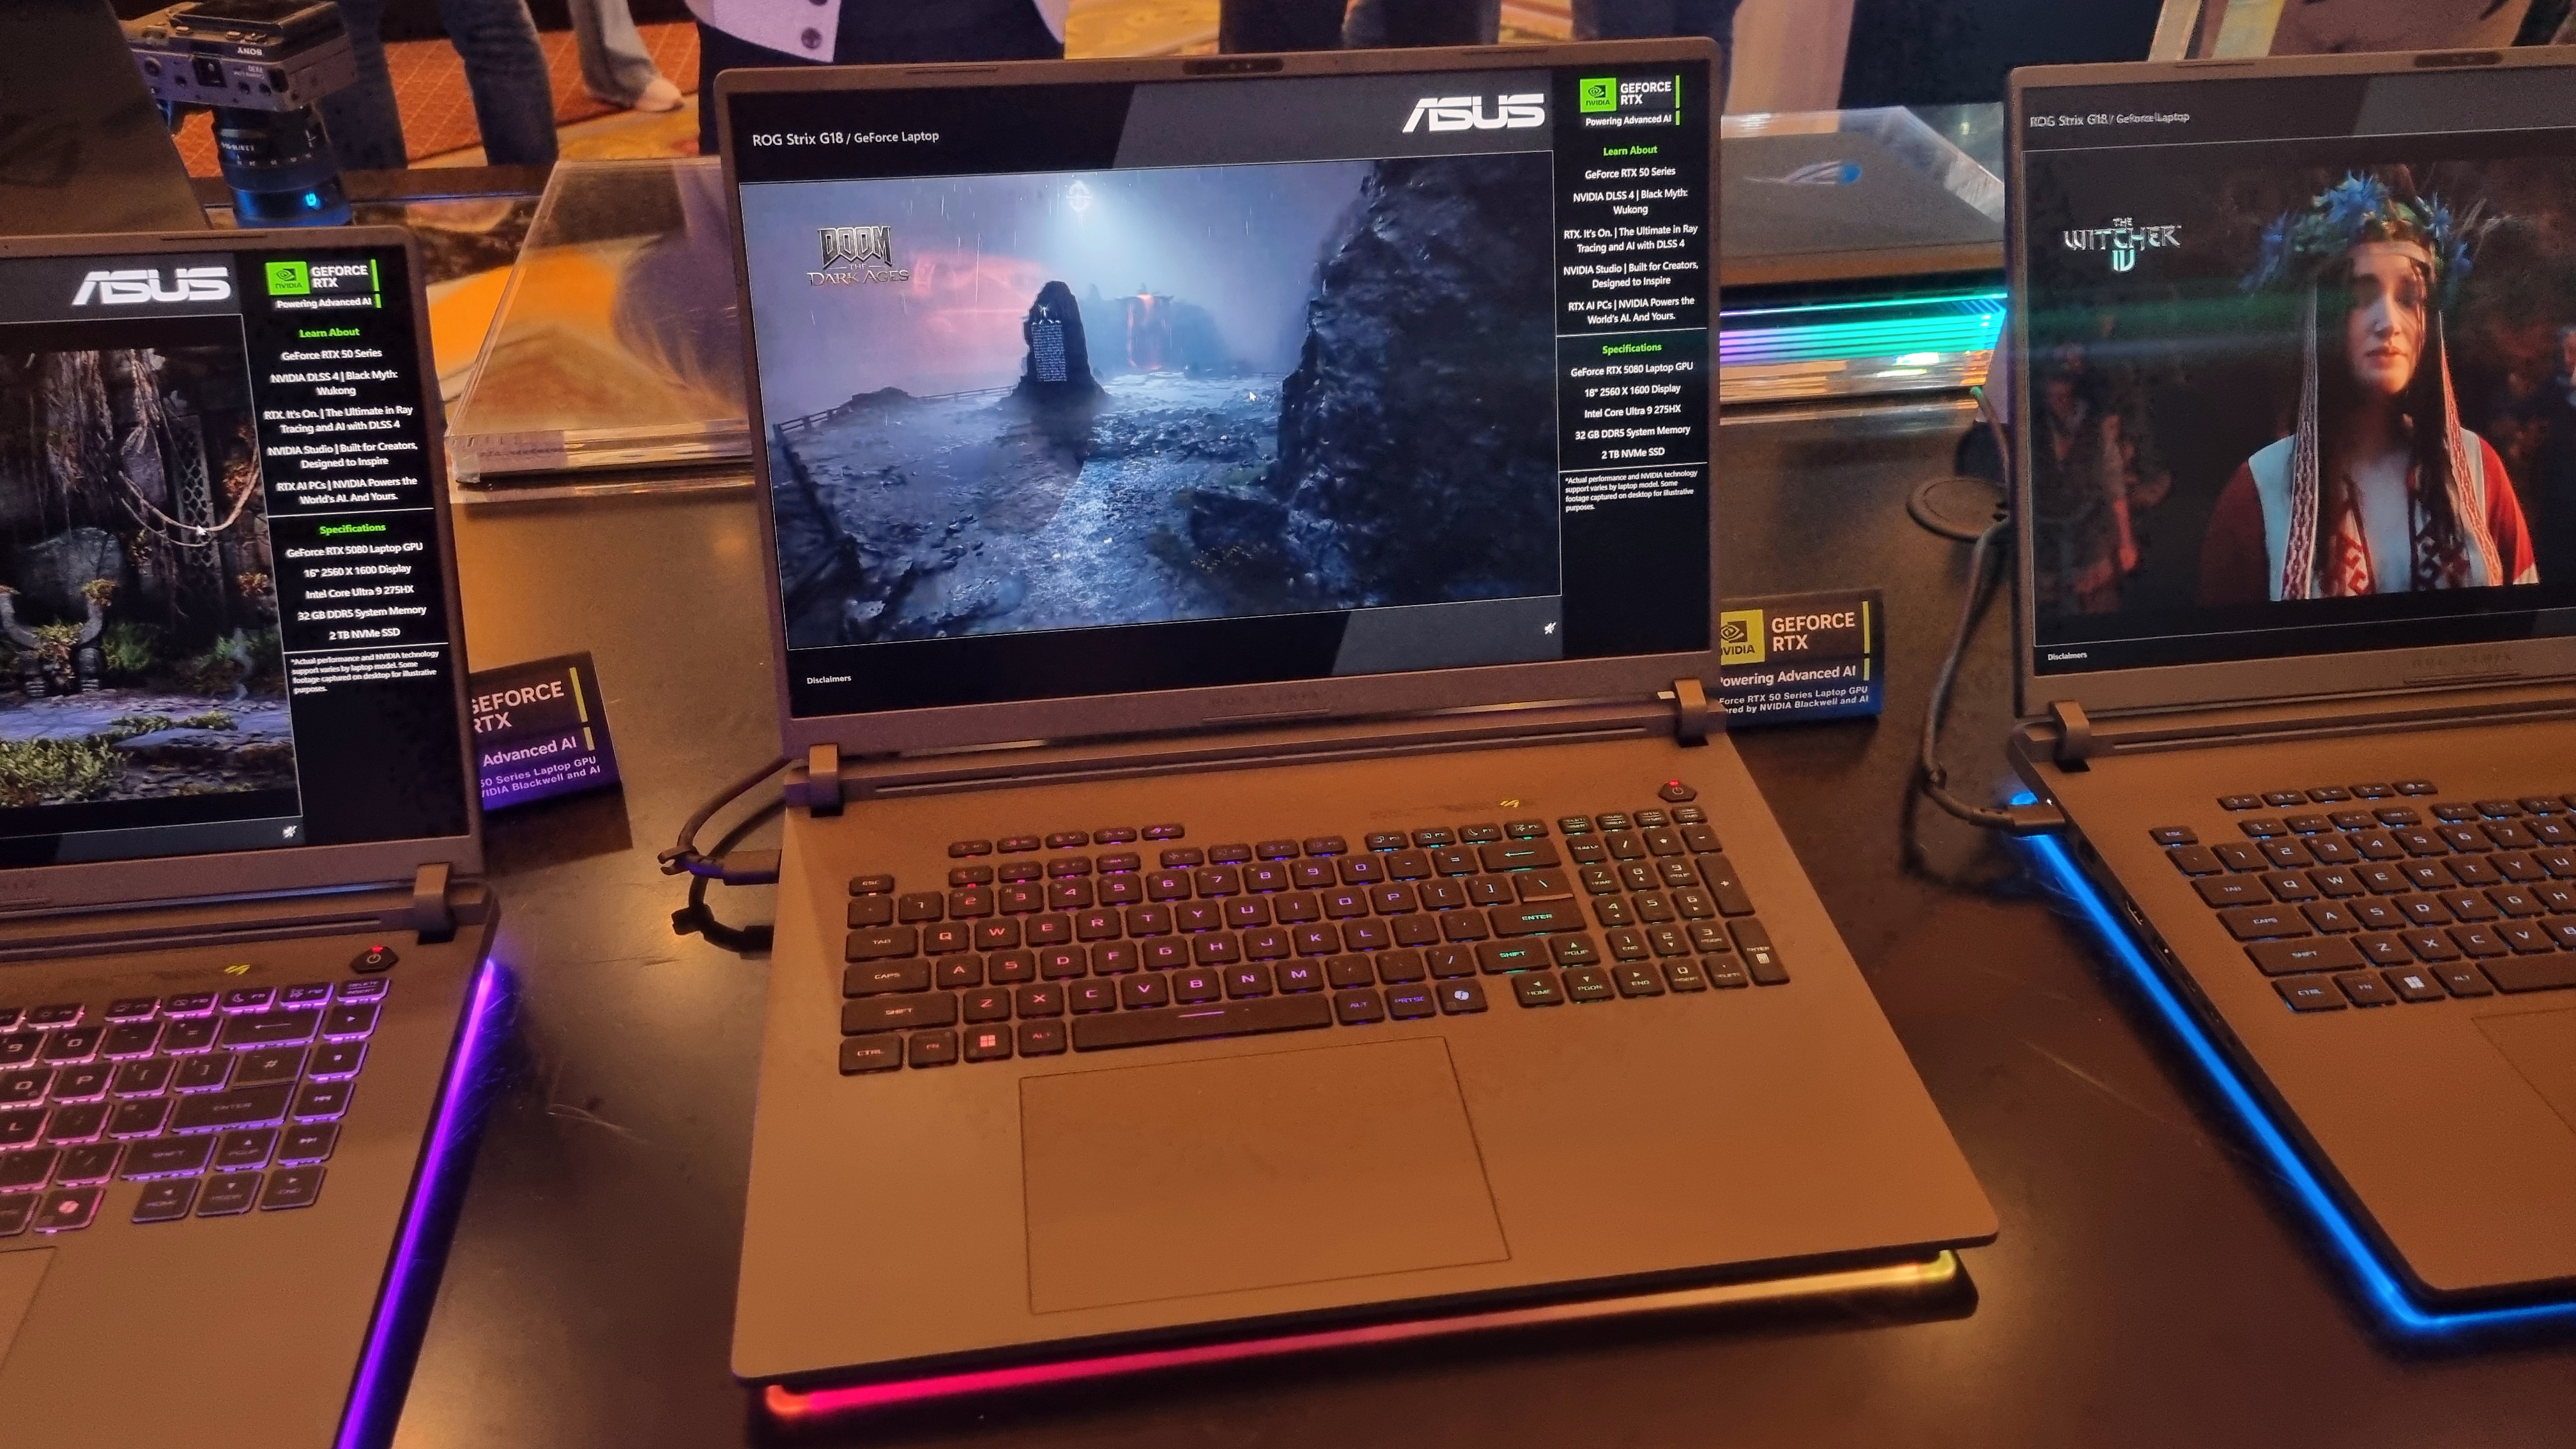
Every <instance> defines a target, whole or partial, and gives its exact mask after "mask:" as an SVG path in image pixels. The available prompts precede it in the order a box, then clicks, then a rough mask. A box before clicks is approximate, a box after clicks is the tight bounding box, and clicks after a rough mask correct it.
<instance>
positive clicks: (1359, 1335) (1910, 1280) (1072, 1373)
mask: <svg viewBox="0 0 2576 1449" xmlns="http://www.w3.org/2000/svg"><path fill="white" fill-rule="evenodd" d="M1974 1293H1975V1289H1974V1286H1973V1284H1972V1283H1971V1281H1970V1280H1969V1278H1968V1275H1967V1269H1966V1267H1965V1266H1964V1265H1963V1264H1962V1263H1961V1262H1960V1261H1959V1257H1958V1254H1957V1253H1956V1252H1955V1251H1953V1250H1952V1249H1950V1248H1947V1247H1944V1248H1940V1249H1937V1250H1935V1251H1931V1252H1929V1253H1928V1254H1923V1255H1919V1256H1906V1257H1903V1258H1899V1259H1895V1260H1892V1261H1878V1262H1867V1263H1857V1264H1844V1265H1838V1266H1809V1267H1806V1268H1802V1269H1800V1270H1797V1271H1793V1272H1789V1273H1787V1274H1784V1275H1780V1276H1763V1277H1753V1278H1730V1279H1727V1280H1725V1281H1722V1282H1715V1283H1704V1284H1699V1285H1696V1286H1690V1287H1679V1288H1652V1289H1627V1290H1612V1291H1610V1292H1607V1293H1602V1294H1597V1295H1588V1296H1578V1297H1572V1298H1562V1299H1553V1300H1550V1301H1546V1302H1538V1303H1519V1304H1510V1305H1503V1306H1485V1307H1465V1308H1453V1309H1450V1310H1446V1311H1441V1310H1434V1311H1422V1305H1415V1307H1414V1311H1410V1312H1406V1311H1402V1310H1399V1311H1398V1312H1397V1313H1396V1314H1394V1315H1393V1316H1390V1317H1386V1318H1383V1319H1378V1320H1373V1321H1366V1322H1359V1323H1342V1324H1338V1325H1331V1326H1306V1327H1296V1326H1290V1325H1286V1324H1280V1323H1270V1324H1263V1323H1258V1322H1253V1323H1243V1324H1238V1325H1235V1327H1236V1328H1237V1329H1238V1330H1240V1331H1239V1332H1234V1333H1228V1334H1223V1335H1221V1336H1217V1337H1214V1338H1204V1339H1200V1340H1198V1341H1195V1342H1188V1343H1178V1344H1171V1343H1167V1344H1161V1345H1156V1346H1150V1347H1118V1346H1114V1345H1109V1344H1102V1343H1093V1344H1089V1345H1084V1344H1077V1343H1064V1344H1056V1345H1053V1347H1054V1348H1055V1349H1057V1350H1060V1352H1058V1353H1054V1354H1050V1355H1048V1356H1046V1357H1043V1358H1040V1359H1036V1360H1030V1361H1022V1362H1017V1363H1009V1364H1001V1365H987V1366H980V1367H945V1368H931V1369H925V1370H923V1371H919V1372H915V1373H911V1374H907V1375H902V1376H897V1377H892V1378H881V1379H869V1380H866V1381H863V1382H852V1381H847V1380H840V1381H835V1380H830V1379H820V1380H810V1379H800V1380H797V1381H795V1382H792V1383H769V1384H764V1385H760V1386H759V1387H760V1388H761V1404H762V1407H763V1409H764V1410H765V1411H766V1412H767V1413H768V1414H769V1416H770V1417H771V1418H772V1419H774V1420H777V1421H778V1422H780V1423H782V1424H797V1423H806V1422H813V1421H817V1420H823V1419H830V1418H836V1417H839V1416H842V1415H847V1414H855V1413H862V1412H867V1411H871V1410H885V1409H893V1408H897V1407H900V1406H906V1405H913V1404H923V1403H933V1402H937V1401H940V1400H945V1399H953V1398H961V1397H967V1396H972V1395H981V1394H991V1393H1005V1392H1011V1391H1016V1390H1023V1389H1034V1388H1042V1387H1047V1386H1052V1385H1060V1384H1072V1383H1082V1382H1086V1381H1091V1380H1097V1379H1108V1378H1120V1377H1126V1376H1129V1375H1134V1374H1143V1373H1153V1372H1159V1371H1162V1370H1167V1369H1180V1368H1191V1367H1198V1366H1203V1365H1213V1364H1229V1363H1242V1362H1249V1361H1254V1360H1263V1359H1274V1358H1285V1357H1291V1356H1296V1355H1303V1354H1313V1353H1322V1352H1328V1351H1331V1350H1335V1349H1352V1348H1373V1347H1382V1346H1385V1345H1388V1344H1395V1343H1412V1342H1417V1341H1421V1340H1426V1339H1435V1338H1446V1337H1456V1336H1461V1335H1467V1334H1483V1333H1496V1332H1505V1331H1513V1330H1540V1329H1548V1328H1562V1327H1566V1326H1569V1325H1577V1324H1586V1323H1593V1322H1600V1321H1605V1320H1611V1319H1631V1320H1633V1319H1643V1318H1655V1317H1661V1316H1665V1315H1674V1314H1682V1313H1693V1312H1709V1311H1720V1310H1756V1309H1763V1308H1788V1307H1793V1306H1804V1305H1824V1304H1844V1303H1856V1302H1862V1301H1866V1302H1868V1303H1870V1304H1871V1305H1872V1307H1873V1309H1874V1310H1875V1311H1877V1312H1880V1313H1886V1312H1889V1311H1890V1310H1892V1309H1900V1310H1901V1309H1903V1308H1905V1307H1907V1306H1911V1307H1913V1308H1914V1309H1915V1310H1917V1311H1918V1312H1920V1313H1922V1314H1924V1315H1925V1316H1932V1315H1937V1314H1938V1313H1940V1312H1941V1310H1942V1309H1943V1308H1944V1307H1945V1306H1951V1305H1956V1306H1957V1307H1959V1308H1960V1309H1962V1310H1964V1308H1965V1307H1967V1306H1968V1305H1969V1304H1971V1303H1972V1301H1973V1297H1974Z"/></svg>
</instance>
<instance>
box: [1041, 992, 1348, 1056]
mask: <svg viewBox="0 0 2576 1449" xmlns="http://www.w3.org/2000/svg"><path fill="white" fill-rule="evenodd" d="M1332 1024H1333V1006H1332V1003H1331V1002H1329V1001H1327V1000H1325V999H1324V998H1323V997H1321V996H1278V997H1272V998H1271V999H1269V1000H1267V1001H1227V1002H1214V1001H1212V1002H1209V1003H1208V1004H1207V1005H1205V1006H1169V1007H1163V1008H1161V1009H1159V1010H1153V1011H1122V1012H1119V1013H1117V1014H1116V1015H1114V1016H1078V1017H1075V1018H1074V1021H1073V1049H1074V1050H1075V1051H1082V1052H1096V1051H1099V1050H1101V1049H1103V1048H1105V1047H1131V1046H1152V1045H1153V1044H1154V1043H1156V1042H1165V1041H1196V1040H1198V1039H1199V1038H1201V1037H1209V1036H1252V1035H1254V1034H1256V1033H1259V1032H1265V1031H1304V1030H1305V1029H1306V1028H1308V1027H1310V1026H1331V1025H1332Z"/></svg>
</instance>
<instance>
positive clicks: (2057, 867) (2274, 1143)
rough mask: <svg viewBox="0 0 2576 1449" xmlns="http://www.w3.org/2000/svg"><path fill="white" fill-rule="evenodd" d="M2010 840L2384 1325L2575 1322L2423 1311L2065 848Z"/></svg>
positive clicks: (2427, 1332)
mask: <svg viewBox="0 0 2576 1449" xmlns="http://www.w3.org/2000/svg"><path fill="white" fill-rule="evenodd" d="M2037 798H2038V797H2036V796H2034V795H2031V794H2028V793H2026V792H2025V793H2023V794H2021V795H2017V796H2015V797H2014V798H2013V803H2014V804H2016V805H2027V804H2030V803H2031V802H2032V801H2034V800H2035V799H2037ZM2012 843H2013V845H2014V847H2015V848H2016V849H2017V850H2019V851H2020V852H2021V854H2022V855H2023V856H2024V858H2025V859H2027V860H2028V861H2029V863H2030V864H2031V865H2032V866H2033V867H2034V868H2035V869H2036V870H2037V871H2038V872H2039V875H2040V877H2041V879H2042V880H2043V881H2045V882H2046V883H2047V884H2048V885H2049V886H2051V887H2053V888H2054V889H2055V890H2056V891H2057V892H2058V893H2059V894H2060V896H2061V897H2062V898H2063V899H2064V900H2065V901H2066V902H2067V904H2069V905H2070V906H2072V907H2073V908H2074V910H2075V914H2076V915H2078V916H2079V917H2081V918H2082V919H2083V922H2084V924H2086V925H2087V926H2090V927H2091V928H2092V930H2093V935H2094V937H2095V938H2096V939H2097V940H2099V941H2100V942H2101V944H2102V949H2103V950H2104V951H2105V952H2107V953H2108V954H2109V956H2110V957H2111V959H2112V960H2113V961H2114V962H2116V963H2118V964H2119V965H2120V966H2121V967H2122V968H2124V969H2125V970H2126V971H2127V973H2128V974H2129V976H2130V977H2131V978H2132V979H2133V980H2134V981H2135V982H2136V984H2137V987H2138V991H2139V994H2140V995H2142V996H2144V997H2145V998H2146V999H2147V1003H2148V1005H2150V1006H2152V1007H2154V1008H2155V1011H2156V1015H2157V1016H2159V1017H2161V1018H2162V1019H2163V1020H2164V1023H2165V1025H2166V1026H2167V1027H2169V1028H2170V1029H2171V1030H2172V1031H2173V1034H2174V1036H2175V1037H2176V1038H2177V1039H2178V1040H2180V1041H2181V1042H2182V1044H2183V1046H2184V1047H2185V1048H2186V1049H2187V1050H2188V1051H2189V1052H2190V1053H2191V1056H2192V1059H2193V1060H2194V1061H2195V1062H2197V1063H2198V1064H2199V1066H2200V1069H2201V1071H2202V1072H2203V1073H2204V1074H2205V1075H2206V1076H2207V1077H2208V1078H2209V1081H2210V1084H2211V1085H2212V1086H2214V1087H2216V1088H2217V1090H2218V1097H2219V1100H2221V1101H2223V1102H2225V1103H2226V1104H2227V1107H2228V1110H2229V1111H2230V1112H2231V1113H2233V1114H2234V1116H2235V1117H2236V1119H2237V1120H2238V1122H2239V1123H2241V1124H2242V1125H2243V1126H2244V1128H2245V1132H2246V1135H2247V1136H2249V1137H2251V1138H2253V1140H2254V1145H2255V1146H2256V1147H2258V1148H2260V1149H2261V1150H2262V1153H2263V1156H2264V1158H2265V1160H2266V1161H2268V1162H2269V1163H2270V1164H2271V1166H2272V1170H2273V1171H2275V1172H2277V1173H2279V1174H2280V1176H2281V1178H2282V1180H2283V1181H2285V1182H2287V1183H2288V1184H2289V1185H2290V1190H2291V1194H2292V1195H2293V1196H2294V1197H2295V1198H2296V1199H2297V1201H2298V1205H2299V1207H2300V1208H2301V1209H2302V1210H2303V1211H2305V1212H2306V1213H2307V1215H2308V1216H2309V1217H2311V1218H2313V1219H2315V1220H2316V1224H2317V1226H2318V1227H2319V1228H2322V1229H2323V1230H2324V1231H2325V1238H2326V1243H2327V1245H2328V1246H2329V1247H2331V1248H2332V1249H2333V1250H2334V1255H2335V1256H2336V1257H2338V1258H2341V1259H2342V1260H2343V1262H2344V1266H2345V1267H2347V1268H2348V1269H2350V1270H2351V1272H2352V1276H2353V1279H2354V1281H2355V1282H2357V1283H2358V1284H2359V1285H2360V1287H2361V1290H2362V1296H2363V1297H2364V1298H2365V1299H2366V1300H2367V1301H2368V1302H2369V1304H2370V1307H2371V1308H2372V1309H2373V1310H2374V1311H2376V1312H2377V1313H2378V1314H2379V1316H2380V1318H2381V1320H2382V1321H2383V1322H2385V1323H2386V1324H2387V1325H2388V1326H2389V1327H2391V1328H2393V1329H2395V1330H2396V1331H2397V1332H2399V1333H2401V1334H2404V1335H2406V1336H2408V1337H2411V1338H2442V1337H2450V1336H2455V1335H2460V1334H2465V1333H2472V1332H2477V1331H2481V1330H2496V1329H2509V1328H2531V1327H2538V1326H2543V1325H2559V1324H2576V1302H2571V1303H2535V1304H2527V1305H2523V1306H2519V1307H2513V1308H2465V1309H2454V1310H2428V1309H2425V1308H2423V1307H2420V1306H2418V1305H2417V1304H2416V1302H2415V1300H2413V1299H2412V1298H2409V1297H2408V1296H2407V1295H2406V1290H2405V1288H2404V1287H2403V1286H2402V1285H2401V1284H2400V1283H2399V1282H2398V1281H2397V1277H2396V1275H2395V1274H2393V1273H2391V1272H2389V1271H2388V1268H2387V1267H2386V1265H2384V1264H2382V1263H2381V1262H2380V1261H2379V1257H2378V1255H2377V1254H2375V1253H2374V1252H2372V1251H2371V1247H2370V1242H2369V1240H2368V1239H2366V1238H2364V1237H2363V1236H2362V1235H2361V1231H2360V1230H2359V1229H2358V1228H2356V1227H2354V1226H2353V1222H2352V1219H2351V1217H2349V1216H2348V1215H2347V1214H2346V1213H2345V1212H2344V1209H2343V1205H2342V1204H2340V1203H2338V1202H2336V1201H2335V1199H2334V1198H2333V1196H2331V1195H2330V1194H2328V1193H2327V1191H2326V1190H2325V1185H2324V1184H2322V1183H2320V1182H2319V1181H2318V1180H2317V1176H2316V1174H2315V1173H2314V1172H2312V1171H2310V1170H2309V1168H2308V1164H2307V1162H2306V1161H2305V1160H2304V1159H2302V1158H2301V1157H2300V1156H2299V1153H2298V1150H2297V1149H2296V1148H2294V1147H2292V1146H2291V1145H2290V1140H2289V1139H2288V1138H2287V1137H2285V1136H2283V1135H2282V1134H2281V1129H2280V1128H2279V1127H2277V1126H2275V1125H2274V1124H2273V1122H2272V1118H2271V1115H2270V1114H2269V1113H2268V1112H2266V1111H2265V1110H2264V1108H2263V1105H2262V1103H2261V1102H2260V1101H2259V1100H2258V1099H2256V1097H2255V1096H2254V1093H2253V1092H2252V1091H2251V1090H2250V1089H2248V1088H2247V1087H2246V1085H2245V1082H2244V1079H2243V1078H2241V1077H2239V1076H2238V1075H2237V1073H2236V1068H2235V1066H2234V1065H2233V1064H2232V1063H2230V1062H2229V1061H2228V1060H2227V1057H2226V1055H2225V1054H2224V1053H2222V1052H2221V1051H2219V1049H2218V1047H2217V1045H2216V1044H2215V1043H2213V1042H2212V1041H2211V1040H2210V1038H2209V1034H2208V1033H2207V1032H2206V1031H2204V1030H2203V1029H2202V1028H2201V1025H2200V1022H2199V1021H2198V1020H2197V1019H2196V1018H2195V1017H2193V1015H2192V1014H2191V1012H2190V1011H2189V1010H2188V1009H2186V1008H2185V1007H2184V1006H2183V1004H2182V1001H2181V999H2180V998H2179V997H2177V996H2175V995H2174V991H2173V988H2172V987H2171V986H2170V985H2168V984H2167V983H2166V981H2165V979H2164V975H2163V973H2161V972H2159V971H2158V970H2157V969H2156V966H2155V963H2154V962H2152V961H2150V960H2148V959H2147V956H2146V953H2145V952H2144V951H2142V950H2140V949H2139V948H2138V943H2137V941H2136V940H2135V939H2134V938H2133V937H2131V936H2130V934H2129V932H2128V930H2127V929H2126V928H2125V927H2124V926H2123V925H2122V924H2121V922H2120V918H2119V917H2118V916H2116V915H2114V914H2113V913H2112V911H2111V908H2110V906H2109V905H2108V904H2106V903H2105V902H2104V901H2103V899H2102V896H2101V893H2100V892H2098V891H2096V890H2095V889H2094V888H2093V883H2092V882H2091V881H2090V880H2087V879H2086V878H2085V876H2084V872H2083V871H2082V870H2081V869H2079V868H2078V867H2077V866H2076V864H2075V861H2074V858H2073V857H2072V856H2070V855H2068V854H2067V852H2066V847H2065V846H2063V845H2061V844H2059V843H2058V842H2057V841H2055V840H2053V839H2051V838H2049V837H2047V836H2042V835H2034V836H2028V837H2025V838H2022V839H2019V840H2016V841H2014V842H2012Z"/></svg>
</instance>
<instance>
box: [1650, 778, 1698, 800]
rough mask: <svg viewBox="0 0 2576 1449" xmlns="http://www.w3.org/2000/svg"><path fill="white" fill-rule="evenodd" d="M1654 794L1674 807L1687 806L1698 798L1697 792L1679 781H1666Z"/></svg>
mask: <svg viewBox="0 0 2576 1449" xmlns="http://www.w3.org/2000/svg"><path fill="white" fill-rule="evenodd" d="M1655 793H1656V794H1657V795H1659V796H1661V797H1663V798H1664V799H1666V800H1669V801H1671V802H1672V803H1674V804H1676V805H1682V804H1687V803H1689V802H1690V801H1693V800H1696V799H1698V798H1699V792H1698V791H1697V790H1694V789H1692V788H1691V787H1690V786H1689V785H1686V784H1684V783H1683V782H1681V781H1679V780H1666V781H1665V782H1664V784H1663V788H1662V789H1659V790H1657V791H1656V792H1655Z"/></svg>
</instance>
